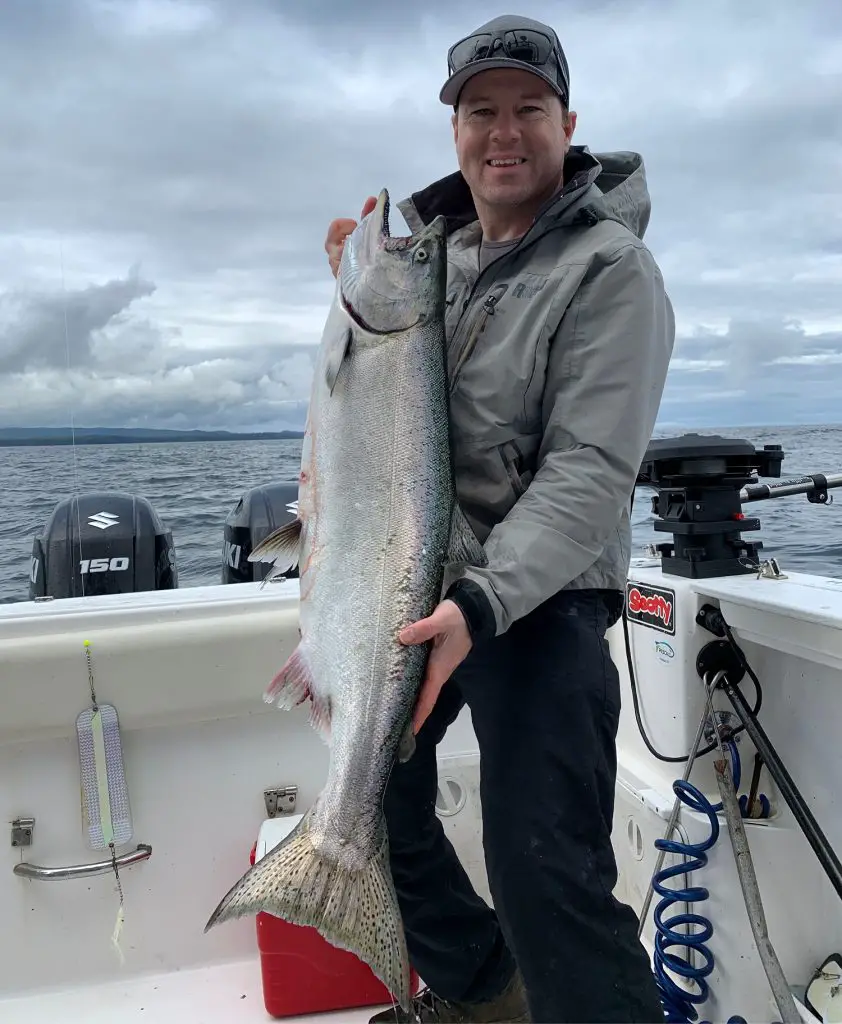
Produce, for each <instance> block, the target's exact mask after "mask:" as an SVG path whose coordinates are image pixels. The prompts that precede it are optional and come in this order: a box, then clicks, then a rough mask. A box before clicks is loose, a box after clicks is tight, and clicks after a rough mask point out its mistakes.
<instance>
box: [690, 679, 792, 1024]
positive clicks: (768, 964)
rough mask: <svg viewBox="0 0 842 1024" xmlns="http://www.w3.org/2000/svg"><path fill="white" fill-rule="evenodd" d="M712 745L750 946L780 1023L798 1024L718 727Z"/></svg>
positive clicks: (708, 688) (709, 688) (709, 691)
mask: <svg viewBox="0 0 842 1024" xmlns="http://www.w3.org/2000/svg"><path fill="white" fill-rule="evenodd" d="M719 675H720V674H718V675H717V677H714V680H713V682H712V683H711V684H710V685H708V682H707V676H705V700H706V703H707V711H708V714H709V715H710V716H711V718H713V714H714V710H713V691H714V688H715V687H716V684H717V682H718V678H719ZM715 735H716V745H717V746H718V748H719V758H718V759H717V760H715V761H714V762H713V769H714V773H715V775H716V785H717V786H718V787H719V796H720V799H721V801H722V811H723V814H724V815H725V824H726V825H727V827H728V836H729V838H730V839H731V849H732V850H733V853H734V862H735V863H736V866H737V876H738V877H739V879H740V888H741V889H742V892H743V902H744V903H745V908H746V913H747V914H748V920H749V924H750V925H751V932H752V935H753V936H754V944H755V946H756V947H757V952H758V954H759V956H760V962H761V963H762V964H763V970H764V971H765V972H766V979H767V980H768V982H769V987H770V988H771V990H772V995H773V996H774V999H775V1002H776V1003H777V1006H778V1010H779V1011H780V1014H781V1019H782V1022H783V1024H801V1014H800V1013H799V1012H798V1008H797V1007H796V1005H795V1000H794V999H793V997H792V992H791V991H790V988H789V985H788V984H787V980H786V975H785V974H784V972H783V968H782V967H781V963H780V960H778V956H777V953H775V947H774V946H773V945H772V942H771V940H770V938H769V929H768V927H767V925H766V914H765V913H764V911H763V900H762V899H761V897H760V886H759V885H758V884H757V875H756V874H755V871H754V861H753V860H752V858H751V847H750V846H749V845H748V836H747V835H746V830H745V825H744V824H743V816H742V814H741V813H740V805H739V803H738V801H737V790H736V787H735V786H734V778H733V775H732V774H731V765H730V764H729V761H728V758H727V757H726V756H725V747H724V745H723V743H722V735H721V734H720V731H719V729H718V728H716V729H715Z"/></svg>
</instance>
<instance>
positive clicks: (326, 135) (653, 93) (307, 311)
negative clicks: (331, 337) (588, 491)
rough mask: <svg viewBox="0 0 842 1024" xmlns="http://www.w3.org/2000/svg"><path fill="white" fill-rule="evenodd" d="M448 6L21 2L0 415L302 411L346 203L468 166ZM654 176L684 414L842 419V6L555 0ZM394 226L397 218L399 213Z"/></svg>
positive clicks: (576, 54)
mask: <svg viewBox="0 0 842 1024" xmlns="http://www.w3.org/2000/svg"><path fill="white" fill-rule="evenodd" d="M503 12H504V9H503V8H499V9H498V8H495V9H494V10H491V9H490V8H485V13H483V11H482V10H481V8H480V6H479V5H477V6H472V5H471V4H470V3H460V4H454V3H452V2H450V0H447V2H444V0H426V2H425V3H422V4H407V5H397V4H395V3H386V2H385V0H369V2H366V0H360V3H359V4H348V3H347V2H340V0H306V2H304V0H300V2H289V3H282V2H280V0H2V4H0V134H1V135H2V139H3V146H2V149H0V183H1V185H2V187H0V204H2V210H1V211H0V223H2V225H3V231H2V234H0V318H1V319H0V325H2V329H0V425H47V424H52V425H58V424H63V423H67V422H68V419H69V415H70V412H71V410H72V412H73V415H74V419H75V422H76V424H77V425H88V426H98V425H124V426H159V427H167V426H176V427H178V426H186V427H204V428H213V427H227V428H231V429H237V428H243V429H258V428H259V429H281V428H284V427H299V426H301V425H302V423H303V417H304V411H305V407H306V401H307V395H308V391H309V380H310V372H311V365H312V362H311V360H312V355H313V348H314V345H315V344H316V343H317V342H318V339H319V335H320V332H321V327H322V324H323V323H324V319H325V315H326V312H327V308H328V304H329V302H330V299H331V295H332V278H331V277H330V274H329V271H328V267H327V260H326V257H325V254H324V251H323V242H324V235H325V230H326V227H327V224H328V222H329V221H330V219H331V218H333V217H335V216H357V215H358V213H359V208H360V206H361V204H362V202H363V200H364V199H365V197H366V196H367V195H369V194H370V193H376V192H377V191H378V190H379V189H380V188H381V187H383V186H386V187H387V188H389V190H390V191H391V192H392V193H393V195H395V196H396V197H397V196H403V195H405V194H406V193H408V192H409V191H412V190H415V189H417V188H420V187H423V186H424V185H426V184H427V183H428V182H429V181H431V180H433V179H434V178H436V177H439V176H441V175H443V174H446V173H449V172H450V171H451V170H453V169H454V168H455V160H454V154H453V146H452V138H451V135H450V126H449V110H448V109H447V108H446V107H444V106H442V105H441V104H440V103H439V102H438V98H437V94H438V89H439V87H440V85H441V83H442V81H443V74H444V69H445V53H446V49H447V46H448V45H449V44H450V43H451V42H453V41H455V39H457V38H458V37H460V36H462V35H465V34H467V33H468V32H469V31H470V30H471V29H472V28H474V27H476V26H477V25H478V24H479V23H481V22H482V21H483V20H485V19H486V17H490V16H493V15H494V14H498V13H503ZM523 13H524V14H528V15H529V16H531V17H537V18H540V19H543V20H548V21H551V22H552V23H553V24H554V25H555V27H556V29H557V31H558V32H559V35H560V36H561V38H562V42H563V45H564V46H565V49H566V50H567V54H568V59H569V62H570V65H571V75H572V104H573V107H574V109H576V111H577V112H578V116H579V121H578V127H577V132H576V137H575V141H576V142H578V143H584V144H586V145H588V146H589V147H590V148H591V150H592V151H594V152H597V153H598V152H599V151H601V150H602V151H604V150H611V149H633V150H637V151H639V152H641V153H642V154H643V156H644V159H645V161H646V166H647V172H648V178H649V184H650V189H651V192H652V198H653V212H652V220H651V223H650V228H649V231H648V232H647V236H646V240H647V242H648V243H649V245H650V246H651V248H652V250H653V252H654V254H655V256H656V258H657V259H658V261H659V263H660V265H661V267H662V269H663V272H664V276H665V278H666V281H667V285H668V289H669V291H670V294H671V297H672V299H673V302H674V304H675V308H676V315H677V321H678V334H679V338H678V342H677V345H676V352H675V359H674V363H673V366H672V370H671V373H670V378H669V382H668V387H667V393H666V395H665V398H664V402H663V405H662V411H661V424H662V425H664V426H669V427H672V426H673V425H677V426H720V425H735V424H757V423H763V424H766V423H774V424H783V423H815V422H838V421H840V420H842V415H840V413H839V396H840V395H842V4H839V3H838V2H837V0H807V2H802V3H800V4H799V5H794V4H789V3H784V2H775V3H771V4H770V3H768V2H765V0H764V2H761V0H729V2H724V0H719V2H707V3H704V4H700V3H697V2H696V0H651V2H649V3H638V2H637V0H616V2H611V0H565V2H563V3H561V2H557V3H546V2H539V0H535V2H533V3H532V4H531V5H530V6H529V8H528V9H526V8H523ZM393 230H396V231H400V230H403V225H402V223H401V221H400V218H399V217H396V218H395V223H394V225H393Z"/></svg>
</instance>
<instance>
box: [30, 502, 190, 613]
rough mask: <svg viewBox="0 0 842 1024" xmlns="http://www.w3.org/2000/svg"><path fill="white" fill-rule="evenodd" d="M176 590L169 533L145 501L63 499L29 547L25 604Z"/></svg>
mask: <svg viewBox="0 0 842 1024" xmlns="http://www.w3.org/2000/svg"><path fill="white" fill-rule="evenodd" d="M177 586H178V574H177V572H176V565H175V546H174V545H173V539H172V532H171V531H170V530H167V529H166V528H165V527H164V525H163V523H162V522H161V519H160V518H159V516H158V513H157V512H156V511H155V509H154V508H153V507H152V505H151V504H150V503H149V501H147V499H146V498H141V497H138V496H137V495H134V494H126V493H124V492H122V491H96V492H91V493H88V494H80V495H77V496H74V497H72V498H65V499H64V500H63V501H60V502H59V503H58V505H56V507H55V509H54V510H53V514H52V516H50V519H49V520H48V522H47V525H46V526H45V528H44V532H43V533H41V534H38V535H37V536H36V537H35V540H34V541H33V544H32V559H31V563H30V573H29V598H30V600H32V599H34V598H36V597H54V598H64V597H86V596H88V595H91V594H130V593H135V592H137V591H145V590H174V589H176V587H177Z"/></svg>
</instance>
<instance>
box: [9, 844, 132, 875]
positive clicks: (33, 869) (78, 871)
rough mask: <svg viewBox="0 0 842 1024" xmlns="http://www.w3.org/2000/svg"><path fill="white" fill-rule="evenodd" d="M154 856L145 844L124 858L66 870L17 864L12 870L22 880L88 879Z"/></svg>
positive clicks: (80, 865) (74, 865)
mask: <svg viewBox="0 0 842 1024" xmlns="http://www.w3.org/2000/svg"><path fill="white" fill-rule="evenodd" d="M151 856H152V847H151V846H148V845H147V844H145V843H140V844H139V845H138V848H137V849H136V850H133V851H132V852H131V853H124V854H123V856H122V857H117V858H115V859H114V860H100V861H96V862H95V863H93V864H73V865H71V866H70V867H64V868H43V867H40V866H39V865H38V864H27V863H26V862H24V863H22V864H15V866H14V868H13V869H12V870H13V871H14V873H15V874H16V875H20V876H21V877H22V878H37V879H38V880H39V881H47V882H52V881H61V880H64V879H66V878H87V877H88V876H90V875H105V874H107V873H108V872H109V871H113V870H114V865H115V864H116V865H117V867H118V868H127V867H130V866H131V865H132V864H138V863H140V861H143V860H149V858H150V857H151Z"/></svg>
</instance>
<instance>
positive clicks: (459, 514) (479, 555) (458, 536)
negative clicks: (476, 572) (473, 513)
mask: <svg viewBox="0 0 842 1024" xmlns="http://www.w3.org/2000/svg"><path fill="white" fill-rule="evenodd" d="M445 560H446V561H447V562H459V563H462V564H466V565H476V566H480V567H482V566H485V565H487V564H488V559H487V557H486V555H485V551H484V550H483V547H482V544H480V542H479V540H478V539H477V535H476V534H475V533H474V531H473V530H472V529H471V524H470V523H469V522H468V520H467V519H466V518H465V513H464V512H463V511H462V509H461V507H460V505H459V503H458V502H456V503H455V504H454V506H453V513H452V515H451V519H450V540H449V541H448V544H447V555H446V558H445Z"/></svg>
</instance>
